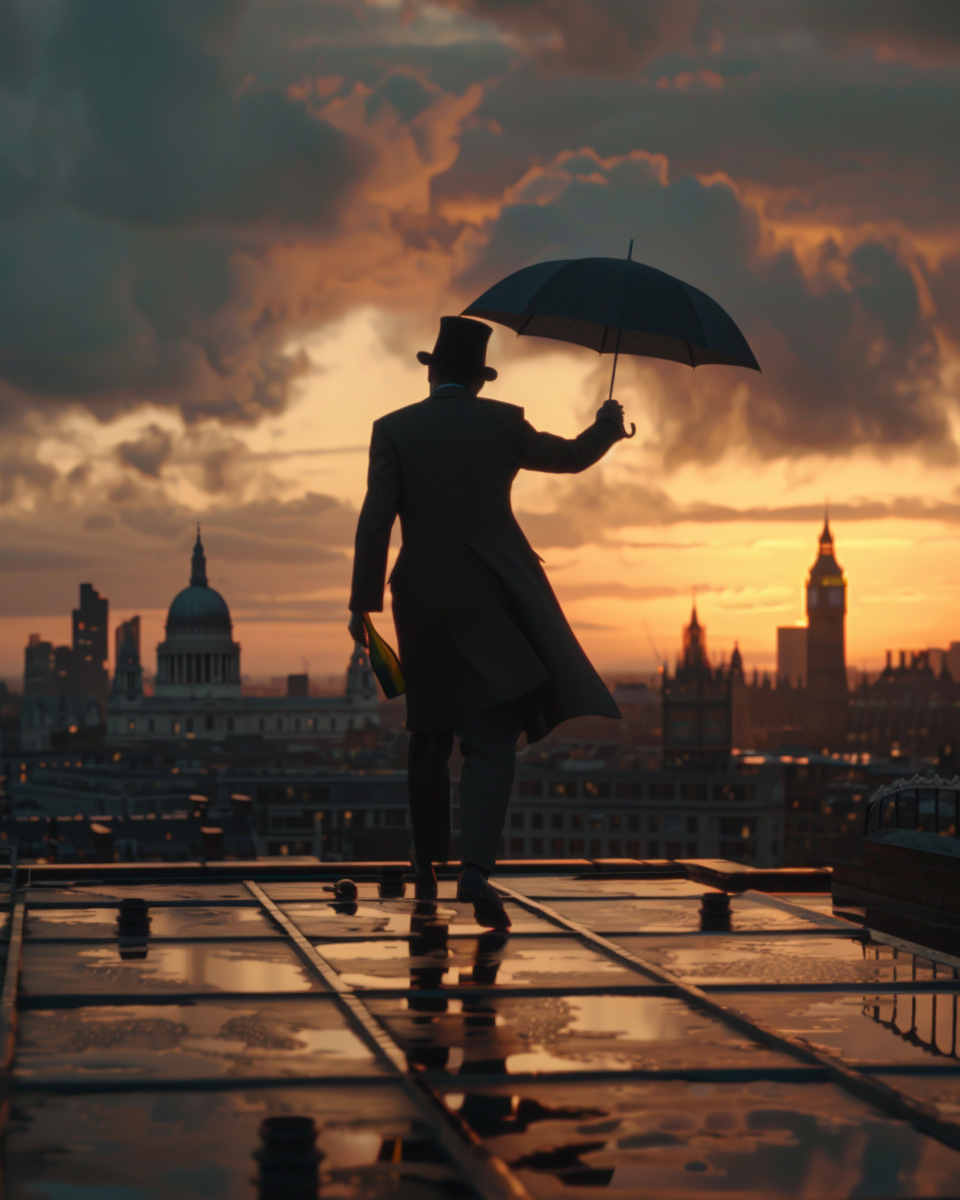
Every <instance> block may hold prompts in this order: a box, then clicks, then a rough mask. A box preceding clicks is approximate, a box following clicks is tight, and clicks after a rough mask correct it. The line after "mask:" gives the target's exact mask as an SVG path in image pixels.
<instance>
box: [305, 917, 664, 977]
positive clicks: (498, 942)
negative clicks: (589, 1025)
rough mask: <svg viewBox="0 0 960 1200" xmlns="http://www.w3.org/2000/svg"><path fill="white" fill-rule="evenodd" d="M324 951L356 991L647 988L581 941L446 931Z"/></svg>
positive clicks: (332, 945) (325, 947)
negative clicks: (474, 987) (473, 987)
mask: <svg viewBox="0 0 960 1200" xmlns="http://www.w3.org/2000/svg"><path fill="white" fill-rule="evenodd" d="M318 949H319V950H320V951H321V952H322V953H323V955H324V957H325V958H327V959H328V960H329V961H330V962H331V963H332V964H333V966H334V967H335V968H336V970H337V971H338V972H339V974H340V975H341V977H342V978H343V980H344V981H345V982H346V983H349V984H351V985H352V986H353V987H357V988H398V987H414V988H418V987H419V988H441V987H460V986H464V987H469V986H471V985H473V984H476V985H480V986H483V987H493V986H494V985H497V986H507V987H509V986H510V985H514V986H520V985H522V986H528V987H529V986H539V987H556V988H562V987H567V988H571V987H591V986H595V985H598V984H613V985H617V986H621V985H630V984H643V983H646V982H648V980H646V978H645V977H644V976H642V975H640V974H638V973H637V972H634V971H630V970H628V969H627V968H626V967H621V966H620V965H619V964H618V963H616V962H615V961H613V960H612V959H609V958H605V957H604V956H603V955H601V954H597V953H596V952H595V951H593V950H590V949H589V948H588V947H586V946H584V945H582V944H581V943H580V942H579V941H577V940H576V939H575V938H564V937H559V938H549V939H548V938H536V937H529V938H528V937H525V938H517V939H511V938H510V937H509V936H507V935H506V934H500V933H490V932H488V933H485V934H483V935H482V936H480V937H477V938H470V937H465V938H453V939H449V940H447V937H446V930H445V927H443V926H439V927H438V928H437V930H436V931H433V930H429V931H426V932H425V934H424V935H423V936H420V937H416V938H410V939H409V940H407V939H403V940H400V939H398V940H396V941H389V940H385V941H369V942H324V943H322V944H320V945H319V946H318Z"/></svg>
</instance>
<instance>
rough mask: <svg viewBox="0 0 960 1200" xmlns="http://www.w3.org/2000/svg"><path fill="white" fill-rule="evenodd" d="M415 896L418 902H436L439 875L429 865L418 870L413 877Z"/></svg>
mask: <svg viewBox="0 0 960 1200" xmlns="http://www.w3.org/2000/svg"><path fill="white" fill-rule="evenodd" d="M413 894H414V896H416V898H417V899H418V900H436V898H437V873H436V871H435V870H434V869H433V867H432V866H430V865H429V864H428V865H427V866H425V867H418V868H417V871H416V873H415V875H414V877H413Z"/></svg>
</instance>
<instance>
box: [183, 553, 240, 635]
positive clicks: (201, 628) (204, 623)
mask: <svg viewBox="0 0 960 1200" xmlns="http://www.w3.org/2000/svg"><path fill="white" fill-rule="evenodd" d="M232 628H233V621H232V620H231V618H230V609H229V607H228V606H227V602H226V600H224V598H223V597H222V596H221V595H220V593H219V592H217V591H214V589H213V588H212V587H210V586H209V585H208V583H207V560H206V556H205V555H204V552H203V543H202V542H201V541H200V531H199V530H198V531H197V541H196V545H195V546H194V548H193V560H192V570H191V573H190V586H189V587H186V588H184V589H183V591H182V592H180V593H178V595H176V596H175V597H174V600H173V603H172V604H171V605H170V608H169V610H168V612H167V636H168V637H170V636H171V634H174V635H175V634H184V633H186V634H190V633H197V634H208V633H226V634H228V635H229V634H230V632H231V630H232Z"/></svg>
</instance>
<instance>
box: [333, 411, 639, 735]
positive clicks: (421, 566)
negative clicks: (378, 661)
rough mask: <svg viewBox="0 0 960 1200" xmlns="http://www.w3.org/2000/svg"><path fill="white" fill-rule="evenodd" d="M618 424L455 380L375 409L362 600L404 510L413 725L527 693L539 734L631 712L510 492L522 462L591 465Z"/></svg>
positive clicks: (432, 725) (360, 530) (452, 723)
mask: <svg viewBox="0 0 960 1200" xmlns="http://www.w3.org/2000/svg"><path fill="white" fill-rule="evenodd" d="M619 436H621V435H620V431H619V429H618V428H617V426H616V424H615V423H614V422H612V421H610V420H608V419H605V418H604V417H600V416H599V415H598V418H597V420H596V421H595V423H594V424H593V425H592V426H590V428H589V429H587V430H585V431H584V432H583V433H581V434H580V435H579V437H576V438H572V439H567V438H561V437H556V436H554V435H553V434H548V433H538V432H537V430H535V429H534V428H533V426H532V425H530V424H529V422H527V421H526V420H525V419H524V414H523V409H522V408H518V407H516V406H515V405H512V404H503V403H500V402H499V401H496V400H488V399H484V398H480V397H475V396H473V395H471V394H470V393H469V392H468V391H466V390H465V389H463V388H456V389H454V388H449V387H446V388H443V389H442V390H439V391H438V392H437V393H434V394H433V395H431V396H429V397H427V399H425V400H422V401H420V402H419V403H417V404H411V405H408V406H407V407H406V408H401V409H397V410H396V411H395V412H392V413H389V414H388V415H387V416H385V417H381V418H380V420H378V421H376V422H374V426H373V434H372V438H371V442H370V467H369V474H368V479H367V494H366V498H365V500H364V502H363V508H362V510H361V512H360V519H359V521H358V524H357V536H356V548H355V555H354V564H353V589H352V595H351V598H350V608H351V610H352V611H353V612H380V611H382V609H383V592H384V576H385V574H386V565H387V555H388V552H389V546H390V533H391V529H392V528H393V523H394V520H395V519H396V517H397V516H399V517H400V527H401V533H402V547H401V550H400V554H399V556H398V558H397V562H396V565H395V566H394V569H393V572H392V574H391V576H390V586H391V590H392V593H393V615H394V622H395V625H396V630H397V640H398V642H399V655H400V663H401V666H402V668H403V674H404V678H405V680H406V683H407V728H408V729H412V730H431V729H435V730H439V729H457V728H459V727H461V726H462V725H463V723H464V720H465V719H466V718H468V717H469V714H471V713H473V712H476V711H477V710H480V709H485V708H490V707H492V706H493V705H496V704H500V703H502V702H504V701H507V700H513V699H517V698H520V697H523V698H524V699H523V702H522V705H521V711H522V715H523V725H524V729H525V732H526V734H527V737H528V739H529V740H530V741H536V740H538V739H539V738H541V737H543V736H544V735H545V734H547V733H548V732H549V731H550V730H551V729H552V728H553V727H554V726H555V725H558V724H559V723H560V722H561V721H565V720H567V719H569V718H570V717H578V716H588V715H599V716H605V717H619V716H620V712H619V709H618V708H617V706H616V704H615V702H614V700H613V697H612V696H611V695H610V693H609V691H608V690H607V688H606V687H605V686H604V684H603V681H602V680H601V679H600V677H599V675H597V673H596V671H595V670H594V669H593V667H592V666H591V664H590V661H589V660H588V658H587V656H586V654H584V652H583V649H582V648H581V646H580V643H579V642H578V641H577V639H576V637H575V635H574V633H573V630H572V629H571V628H570V626H569V625H568V623H567V621H566V618H565V617H564V615H563V612H562V610H561V608H560V604H559V602H558V600H557V598H556V596H555V595H554V592H553V589H552V588H551V586H550V583H549V581H548V579H547V576H546V574H545V572H544V570H543V567H542V566H541V564H540V560H539V558H538V556H537V555H536V553H535V552H534V550H533V548H532V547H531V546H530V543H529V542H528V541H527V539H526V538H525V537H524V535H523V532H522V530H521V529H520V526H519V525H518V524H517V521H516V518H515V517H514V515H513V510H512V508H511V506H510V489H511V486H512V484H513V480H514V478H515V477H516V475H517V472H518V471H520V470H529V471H549V472H554V473H577V472H579V471H583V470H584V469H585V468H587V467H589V466H591V465H592V464H593V463H595V462H597V461H598V460H599V459H600V458H601V457H602V456H603V455H604V454H605V453H606V451H607V450H608V449H609V448H610V446H611V445H612V444H613V443H614V442H615V441H616V440H617V439H618V437H619Z"/></svg>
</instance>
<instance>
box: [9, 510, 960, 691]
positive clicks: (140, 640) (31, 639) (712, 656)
mask: <svg viewBox="0 0 960 1200" xmlns="http://www.w3.org/2000/svg"><path fill="white" fill-rule="evenodd" d="M824 537H826V538H827V542H828V552H829V553H831V554H832V550H833V545H834V542H835V541H836V538H835V534H834V532H833V530H832V529H831V527H830V521H829V518H828V517H826V516H825V520H824V525H823V529H822V531H821V533H820V534H819V535H818V537H817V539H816V545H817V547H818V548H819V553H820V555H822V554H823V545H824ZM199 545H200V527H199V526H198V527H197V532H196V546H195V547H194V550H193V554H194V558H193V562H194V571H195V570H196V567H195V563H196V553H197V550H196V547H197V546H199ZM202 553H203V552H202V549H201V555H202ZM203 561H204V571H206V560H205V559H204V560H203ZM819 561H820V560H819V559H818V560H817V563H819ZM831 561H833V560H832V559H831ZM817 563H815V564H814V568H811V569H810V570H811V571H812V570H814V569H815V567H816V566H817ZM834 566H836V564H835V563H834ZM840 570H841V572H842V570H843V568H840ZM185 578H186V575H185ZM204 580H206V574H204ZM811 580H812V576H811V574H810V571H808V572H806V573H804V575H803V585H802V586H803V590H804V594H805V596H806V595H807V594H808V593H809V585H810V582H811ZM189 582H191V583H192V582H194V579H193V576H191V577H190V579H189ZM212 583H213V580H212V579H211V586H212ZM842 583H843V586H844V589H845V588H846V585H847V583H848V580H847V579H846V577H845V576H843V578H842ZM80 588H81V592H80V594H81V604H83V603H85V601H84V599H83V597H84V595H86V594H87V590H88V589H90V588H91V585H90V584H87V583H84V584H81V585H80ZM178 590H179V589H178ZM92 594H93V595H96V594H97V593H96V589H95V588H93V589H92ZM707 595H708V597H709V592H708V593H707ZM171 599H172V595H171ZM102 600H103V603H104V605H106V604H107V603H108V601H109V597H103V598H102ZM681 603H683V602H681ZM807 603H808V601H807ZM691 605H692V610H693V613H694V615H695V617H696V615H697V605H698V595H697V589H696V587H693V588H692V589H691V597H690V603H688V604H687V605H686V608H685V609H684V611H685V612H686V613H687V614H688V615H689V612H690V608H691ZM700 607H701V611H700V616H703V611H704V609H703V595H702V594H701V596H700ZM151 617H152V618H153V619H154V623H155V624H156V626H157V627H158V629H159V631H160V633H159V636H157V637H156V639H155V640H154V641H151V640H150V618H151ZM147 618H148V620H147V623H144V621H143V616H142V613H140V612H137V613H123V612H121V613H115V614H114V615H113V620H112V623H111V624H110V625H109V628H108V630H107V631H106V633H104V635H103V637H104V644H105V647H106V654H107V657H106V659H105V662H106V664H107V666H108V669H109V672H110V674H111V675H112V674H113V672H114V670H115V669H116V659H117V648H118V647H119V645H120V640H119V639H120V637H121V635H122V634H123V633H125V632H126V630H127V629H128V628H132V629H133V630H134V637H135V641H136V643H137V646H138V649H139V650H140V653H141V656H142V661H143V676H144V679H145V680H150V681H152V680H153V677H154V670H153V667H152V665H151V664H152V662H153V654H154V649H155V648H156V649H157V650H159V649H161V648H162V646H161V644H162V643H163V641H164V638H165V636H166V621H167V608H166V607H165V608H163V609H160V610H157V611H156V612H152V611H151V610H147ZM64 619H65V620H70V618H64ZM77 619H78V610H76V609H75V610H74V611H73V616H72V623H73V625H74V627H75V626H76V622H77ZM686 619H687V618H684V621H683V624H682V626H681V636H680V639H678V640H677V641H676V642H675V643H674V644H672V645H671V643H670V642H669V641H665V642H663V646H664V648H665V652H664V653H663V654H662V655H661V656H660V657H658V658H657V659H653V660H651V662H650V663H649V665H646V666H645V667H643V668H641V669H636V668H635V669H634V670H633V673H634V674H643V673H648V674H650V675H655V674H656V673H657V671H658V670H659V669H660V667H662V666H669V665H671V664H676V663H678V662H679V661H680V660H681V658H682V657H683V654H684V651H683V649H682V646H681V641H683V640H685V638H686V636H687V630H688V626H687V624H686ZM45 620H46V625H50V626H53V625H55V624H56V622H57V618H56V617H53V618H46V619H45ZM808 620H809V617H808V616H806V619H803V620H801V619H798V620H796V621H794V622H792V624H790V625H788V626H782V625H780V626H777V627H776V628H775V629H774V631H773V634H774V643H773V647H772V659H771V656H770V655H769V654H767V655H764V654H763V652H761V655H760V656H757V657H755V658H754V660H753V661H751V660H750V656H749V654H745V653H744V650H743V646H742V644H741V643H742V638H741V637H739V636H737V635H736V633H735V634H734V635H733V638H732V642H731V644H730V645H729V647H728V646H725V645H723V644H722V642H723V639H720V640H721V645H720V646H719V648H716V647H714V645H713V642H714V640H715V639H714V637H711V646H710V649H709V650H705V651H704V652H705V653H706V654H707V657H708V659H709V661H710V662H711V663H712V664H713V665H714V666H720V665H723V664H726V663H729V661H730V659H731V656H732V654H733V652H734V651H737V652H738V654H739V661H740V662H741V664H742V669H743V671H744V673H745V674H746V675H748V676H749V675H750V674H751V673H754V674H756V673H761V674H764V675H768V676H770V677H771V678H772V679H774V680H776V679H777V678H778V677H779V676H780V675H781V674H782V673H783V671H782V663H781V654H782V653H783V651H782V648H781V638H782V635H783V634H784V633H788V634H789V633H790V632H791V631H792V630H794V629H795V630H797V631H798V632H802V633H803V634H804V639H803V643H802V647H803V648H802V654H803V655H805V654H806V645H807V642H806V630H807V621H808ZM382 624H383V625H384V627H386V623H385V622H382ZM702 624H703V627H704V636H705V634H706V624H707V622H706V621H704V622H702ZM80 628H81V629H82V625H81V627H80ZM251 628H252V631H253V633H254V635H255V633H256V629H257V625H256V624H255V623H254V624H252V625H251ZM45 629H46V626H45ZM144 629H145V630H146V633H145V634H144V633H143V630H144ZM48 632H49V631H47V632H40V631H38V630H31V632H30V633H29V635H28V647H29V648H31V649H30V651H29V652H33V651H32V648H33V647H35V646H36V645H37V643H38V642H39V643H41V644H42V645H46V646H47V647H48V650H49V652H50V656H51V664H52V662H53V649H54V646H55V644H56V643H57V641H58V640H60V639H58V638H57V637H50V636H48ZM645 632H646V633H647V636H648V640H649V641H650V642H651V643H653V642H654V640H655V639H654V635H653V633H652V631H650V630H649V629H647V630H646V631H645ZM848 632H849V631H848ZM108 635H112V636H108ZM76 636H77V635H76V629H75V628H74V631H73V638H74V641H75V640H76ZM67 640H69V639H67V638H66V637H64V638H63V639H62V641H63V642H64V643H65V642H66V641H67ZM842 641H843V637H842V635H841V643H842ZM347 643H348V644H349V638H348V639H347ZM957 645H960V643H958V642H957V641H956V640H955V639H954V638H952V637H948V638H946V639H944V640H943V641H942V642H941V643H940V644H939V645H936V646H934V645H926V646H916V645H914V646H905V647H904V646H896V647H894V646H890V645H888V646H886V647H885V648H884V650H883V651H882V654H881V661H880V662H879V663H877V664H875V665H874V664H871V666H870V668H864V667H862V666H858V664H857V663H855V662H851V661H850V660H849V659H848V660H847V663H846V665H847V670H848V674H849V672H850V671H851V670H852V671H854V672H858V673H859V674H861V675H862V676H864V677H870V676H873V675H876V674H879V672H880V670H881V669H882V667H883V665H884V663H885V665H886V666H887V667H889V665H890V660H891V656H896V655H899V656H900V657H901V659H902V658H903V657H904V655H906V656H907V658H909V657H910V656H912V655H916V654H925V653H928V652H930V651H933V652H934V654H936V653H938V652H942V653H943V655H944V656H945V655H946V654H947V651H948V650H949V649H950V648H951V646H957ZM657 648H658V649H660V647H659V646H658V647H657ZM62 649H63V652H64V653H69V651H68V650H67V647H66V646H65V645H64V646H63V647H62ZM23 652H24V651H23V649H22V648H21V656H22V654H23ZM796 653H797V651H792V652H791V651H787V654H788V657H789V658H790V660H791V661H792V659H793V658H794V657H795V655H796ZM840 653H841V658H842V657H843V650H842V649H841V651H840ZM246 658H252V659H253V660H254V662H259V661H262V657H261V656H258V654H257V645H256V642H255V641H254V642H253V644H252V645H251V646H250V647H249V648H248V649H247V650H246V651H245V659H246ZM21 661H22V657H21ZM838 661H839V660H838ZM937 661H938V662H939V661H940V660H939V659H938V660H937ZM293 665H296V664H291V666H293ZM273 667H274V668H275V669H272V670H269V671H256V670H253V671H250V670H243V671H242V672H240V674H239V675H238V679H242V680H244V681H247V682H250V683H251V684H253V683H258V684H260V683H262V682H263V681H265V680H270V681H272V682H273V683H274V684H275V685H277V686H281V687H283V686H285V679H286V675H289V674H293V673H296V672H295V671H293V670H290V671H283V670H282V667H283V663H282V662H279V661H278V662H275V663H274V664H273ZM299 667H300V668H301V669H303V668H306V671H307V673H308V674H310V661H309V658H308V657H307V655H305V654H301V657H300V662H299ZM51 669H52V667H51ZM620 673H622V674H624V675H629V674H630V673H631V671H630V668H628V667H627V668H624V669H623V670H622V671H621V672H620ZM341 674H342V670H341V671H337V670H336V669H334V670H333V671H331V672H326V671H322V670H321V671H315V672H313V677H314V679H315V680H316V678H317V677H322V678H325V679H326V681H327V682H328V683H329V682H333V683H334V685H335V687H336V686H337V685H338V684H339V677H340V675H341ZM613 674H616V671H614V672H613ZM795 674H796V675H798V676H799V675H802V676H803V679H804V680H805V679H806V667H805V666H804V667H803V668H802V670H800V671H796V672H795ZM0 677H2V676H0ZM786 677H790V671H789V670H788V671H787V676H786ZM22 678H23V671H22V669H21V672H20V679H21V681H22ZM7 680H8V682H10V681H14V682H16V681H17V673H16V672H13V673H11V674H9V675H8V676H7ZM790 681H791V682H792V683H795V682H796V680H795V679H793V678H790ZM104 686H106V685H104ZM151 686H152V682H151ZM61 690H62V689H61ZM74 690H76V689H74ZM80 690H81V691H83V690H84V689H80ZM67 692H68V693H69V692H70V689H69V688H68V689H67Z"/></svg>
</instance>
